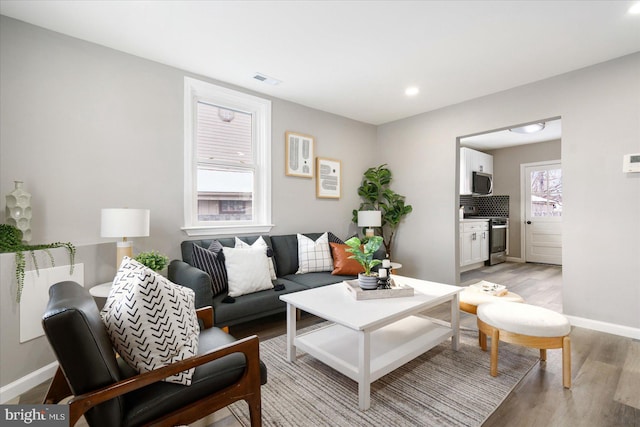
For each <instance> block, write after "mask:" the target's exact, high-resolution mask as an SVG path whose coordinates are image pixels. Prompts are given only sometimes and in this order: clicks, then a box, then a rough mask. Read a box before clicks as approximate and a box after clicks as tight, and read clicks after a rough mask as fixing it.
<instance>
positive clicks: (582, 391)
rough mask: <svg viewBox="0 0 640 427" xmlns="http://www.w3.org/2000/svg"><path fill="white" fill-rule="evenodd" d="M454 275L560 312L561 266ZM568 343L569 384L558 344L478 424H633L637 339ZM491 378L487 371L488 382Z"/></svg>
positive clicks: (251, 328)
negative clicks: (491, 284) (564, 384)
mask: <svg viewBox="0 0 640 427" xmlns="http://www.w3.org/2000/svg"><path fill="white" fill-rule="evenodd" d="M460 279H461V285H463V286H466V285H469V284H472V283H476V282H478V281H480V280H487V281H490V282H494V283H500V284H503V285H505V286H507V288H508V289H509V290H510V291H512V292H515V293H517V294H520V295H521V296H522V297H523V298H524V299H525V300H526V302H527V303H529V304H534V305H538V306H542V307H546V308H549V309H551V310H555V311H558V312H562V269H561V267H557V266H549V265H542V264H522V263H503V264H497V265H494V266H491V267H485V268H481V269H477V270H472V271H469V272H465V273H462V275H461V278H460ZM431 314H433V315H437V317H440V318H443V319H445V318H446V317H447V316H448V315H449V308H448V307H436V308H435V309H433V311H432V313H431ZM319 321H320V320H319V319H318V318H316V317H314V316H311V315H303V317H302V320H301V322H300V323H299V325H300V327H305V326H308V325H311V324H314V323H317V322H319ZM461 326H462V327H464V328H472V329H477V328H476V318H475V316H472V315H469V314H467V313H461ZM285 332H286V326H285V318H284V314H283V315H277V316H272V317H269V318H265V319H260V320H259V321H256V322H251V323H247V324H244V325H241V326H238V327H235V328H231V333H232V334H233V335H234V336H235V337H237V338H242V337H245V336H248V335H252V334H257V335H258V336H259V337H260V339H261V340H266V339H269V338H272V337H275V336H278V335H281V334H283V333H285ZM500 345H501V346H502V345H511V344H505V343H501V344H500ZM571 345H572V348H571V355H572V382H573V384H572V388H571V390H566V389H564V388H563V387H562V358H561V351H560V350H549V351H548V352H547V361H546V362H541V363H539V364H538V365H536V366H534V367H533V369H531V371H530V372H529V373H528V374H527V375H526V376H525V377H524V378H523V380H522V381H521V382H520V383H519V384H518V385H517V386H516V388H515V389H514V390H513V392H512V393H511V394H510V395H509V396H508V397H507V398H506V399H505V401H504V402H503V403H502V404H501V405H500V407H499V408H498V409H497V410H496V411H495V412H494V413H493V414H492V415H491V417H489V419H488V420H487V421H486V422H485V423H484V426H486V427H491V426H500V427H502V426H519V427H520V426H532V427H533V426H541V427H542V426H545V427H546V426H559V427H560V426H561V427H564V426H571V427H574V426H585V427H591V426H598V427H605V426H612V427H613V426H637V427H640V342H639V341H637V340H632V339H629V338H624V337H619V336H616V335H610V334H605V333H601V332H595V331H591V330H588V329H583V328H577V327H574V328H572V332H571ZM530 351H531V352H532V354H537V353H538V352H537V351H536V350H533V349H530ZM488 357H489V354H488V353H487V358H488ZM491 378H492V377H491V376H490V375H489V372H487V381H491ZM46 385H47V384H42V385H41V386H38V387H36V388H34V389H32V390H30V391H29V392H27V393H25V394H23V395H22V396H21V398H20V399H19V401H20V402H21V403H40V402H41V399H42V396H43V395H44V393H45V391H46ZM16 403H17V402H16ZM78 425H80V424H78ZM83 425H86V424H83ZM192 426H198V427H202V426H213V427H239V426H240V424H239V423H238V422H237V421H236V420H235V418H234V417H233V416H232V415H231V413H230V412H229V411H228V410H222V411H218V412H216V413H215V414H214V415H213V416H211V417H209V418H208V419H204V420H201V421H200V422H198V423H195V424H192Z"/></svg>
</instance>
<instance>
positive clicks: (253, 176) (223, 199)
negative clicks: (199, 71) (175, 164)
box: [183, 77, 271, 236]
mask: <svg viewBox="0 0 640 427" xmlns="http://www.w3.org/2000/svg"><path fill="white" fill-rule="evenodd" d="M184 188H185V191H184V193H185V194H184V203H185V209H184V212H185V213H184V215H185V226H184V228H183V229H184V230H185V231H186V232H187V234H189V235H190V236H198V235H207V234H236V233H250V232H255V233H263V232H264V233H266V232H269V230H270V229H271V101H268V100H265V99H262V98H258V97H255V96H252V95H247V94H245V93H242V92H238V91H234V90H231V89H226V88H222V87H219V86H215V85H213V84H210V83H205V82H202V81H199V80H195V79H191V78H189V77H185V187H184Z"/></svg>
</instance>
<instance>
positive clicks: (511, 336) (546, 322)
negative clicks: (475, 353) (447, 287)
mask: <svg viewBox="0 0 640 427" xmlns="http://www.w3.org/2000/svg"><path fill="white" fill-rule="evenodd" d="M477 315H478V329H479V330H480V347H481V348H482V349H483V350H485V351H486V350H487V335H489V336H491V376H494V377H495V376H497V375H498V342H499V341H504V342H507V343H511V344H517V345H522V346H525V347H532V348H538V349H540V360H546V359H547V349H553V348H562V385H563V386H564V387H565V388H571V340H570V339H569V333H570V332H571V324H569V320H567V318H566V317H565V316H563V315H562V314H560V313H556V312H555V311H551V310H548V309H546V308H542V307H537V306H534V305H529V304H519V303H513V302H497V303H494V302H492V303H487V304H481V305H479V306H478V311H477Z"/></svg>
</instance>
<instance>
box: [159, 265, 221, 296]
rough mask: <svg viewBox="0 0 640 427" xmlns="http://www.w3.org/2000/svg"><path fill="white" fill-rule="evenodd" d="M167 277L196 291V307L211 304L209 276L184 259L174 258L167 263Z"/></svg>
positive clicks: (211, 294) (211, 292)
mask: <svg viewBox="0 0 640 427" xmlns="http://www.w3.org/2000/svg"><path fill="white" fill-rule="evenodd" d="M168 278H169V280H171V281H172V282H173V283H177V284H178V285H182V286H186V287H187V288H191V289H193V291H194V292H195V293H196V301H195V305H196V308H200V307H206V306H208V305H211V301H212V300H213V291H212V290H211V278H210V277H209V275H208V274H207V273H205V272H204V271H202V270H200V269H198V268H195V267H194V266H192V265H189V264H187V263H186V262H184V261H180V260H177V259H174V260H173V261H171V263H170V264H169V274H168Z"/></svg>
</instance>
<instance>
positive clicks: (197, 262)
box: [193, 241, 229, 296]
mask: <svg viewBox="0 0 640 427" xmlns="http://www.w3.org/2000/svg"><path fill="white" fill-rule="evenodd" d="M215 243H217V244H218V245H220V243H219V242H217V241H214V243H212V244H211V246H209V248H213V249H214V250H215V249H218V252H217V253H216V252H214V251H212V250H210V249H205V248H202V247H200V246H198V245H196V244H194V245H193V266H194V267H196V268H199V269H200V270H202V271H204V272H205V273H207V274H208V275H209V276H210V277H211V290H212V291H213V296H216V295H220V294H221V293H224V292H227V289H228V287H229V281H228V279H227V269H226V268H225V266H224V255H223V250H222V245H220V247H219V248H217V245H215Z"/></svg>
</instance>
